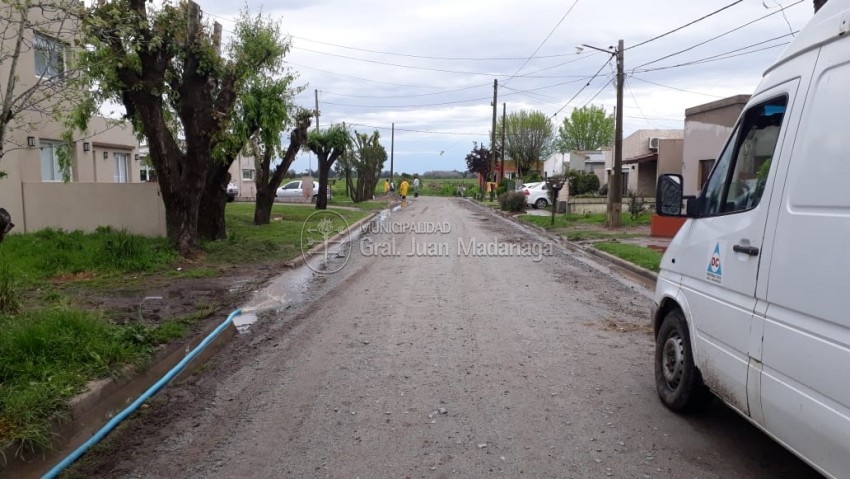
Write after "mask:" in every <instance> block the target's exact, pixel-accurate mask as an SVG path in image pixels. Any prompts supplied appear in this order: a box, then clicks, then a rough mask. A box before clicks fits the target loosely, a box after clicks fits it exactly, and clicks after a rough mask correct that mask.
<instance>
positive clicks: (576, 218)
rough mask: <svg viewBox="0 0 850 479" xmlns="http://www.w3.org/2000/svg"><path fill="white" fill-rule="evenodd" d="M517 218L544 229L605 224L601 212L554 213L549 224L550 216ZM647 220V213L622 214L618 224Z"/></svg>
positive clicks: (627, 224)
mask: <svg viewBox="0 0 850 479" xmlns="http://www.w3.org/2000/svg"><path fill="white" fill-rule="evenodd" d="M519 219H520V220H522V221H525V222H526V223H531V224H533V225H536V226H542V227H543V228H546V229H554V228H566V227H573V226H576V225H600V226H604V225H605V215H604V214H602V213H599V214H589V215H579V214H567V215H565V214H556V215H555V224H554V225H552V224H551V222H552V218H551V216H534V215H520V216H519ZM649 221H650V216H649V215H641V216H639V217H638V218H637V219H632V217H631V216H630V215H622V216H621V218H620V224H621V225H623V226H639V225H648V224H649Z"/></svg>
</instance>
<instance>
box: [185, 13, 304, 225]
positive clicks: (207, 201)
mask: <svg viewBox="0 0 850 479" xmlns="http://www.w3.org/2000/svg"><path fill="white" fill-rule="evenodd" d="M279 23H280V22H278V21H276V20H274V19H270V18H264V17H263V16H261V15H256V16H249V17H247V18H245V19H244V21H242V22H240V23H239V24H238V25H237V32H236V34H237V35H241V36H244V37H245V38H249V39H251V41H252V42H253V43H254V44H255V45H256V46H258V47H260V48H265V49H267V50H268V51H270V52H275V54H276V56H275V57H274V58H270V59H268V61H267V62H266V63H265V64H264V65H263V66H262V68H261V69H260V70H258V71H255V72H252V73H251V74H250V75H249V77H248V78H247V79H246V80H245V86H244V87H243V88H242V89H241V91H240V92H239V95H238V97H237V100H236V104H235V106H234V113H233V115H232V119H231V122H230V124H229V127H228V129H227V130H226V131H225V132H224V134H222V135H221V138H220V141H218V142H217V144H216V146H215V147H214V149H213V164H212V166H211V167H210V171H209V173H208V174H207V180H206V182H205V184H204V193H203V196H202V198H201V203H200V209H199V212H198V234H199V236H200V237H201V238H202V239H205V240H218V239H224V238H225V237H226V236H227V232H226V230H225V223H224V208H225V205H226V204H227V195H226V190H227V184H228V182H230V166H231V165H232V164H233V162H234V161H235V160H236V158H237V156H238V155H239V153H240V151H245V150H246V148H245V147H246V146H249V145H254V146H258V147H259V150H258V151H256V152H255V151H254V149H253V148H252V147H251V146H249V147H248V148H247V150H248V151H251V152H252V153H259V156H257V155H255V156H254V159H255V162H256V163H257V167H256V171H257V172H259V171H260V168H261V167H262V166H263V165H270V162H269V163H265V162H264V161H263V159H262V158H263V157H265V156H266V155H271V156H272V157H274V156H277V155H278V154H279V150H280V148H281V136H282V134H283V131H284V130H285V129H286V128H287V127H288V126H289V125H290V124H291V123H293V122H292V118H293V112H295V111H297V108H296V107H295V106H294V105H293V98H294V97H295V95H297V94H298V93H300V92H301V90H302V89H303V88H302V87H293V86H292V83H293V81H294V80H295V75H294V74H293V73H291V71H290V70H289V69H288V68H287V67H286V66H285V64H284V56H285V55H286V54H287V53H288V52H289V48H290V41H289V39H288V38H284V37H283V36H282V34H281V32H280V26H279ZM302 142H303V139H301V141H299V142H298V146H299V147H300V145H301V143H302ZM295 151H296V152H297V148H296V150H295ZM293 159H294V158H293ZM290 163H291V162H290ZM264 173H265V176H264V181H266V182H265V183H264V184H263V185H262V187H263V189H264V192H263V194H264V195H265V194H267V193H268V191H267V188H268V186H269V184H270V180H272V179H274V176H275V175H270V174H269V166H265V170H264ZM281 181H282V180H281ZM278 183H279V181H278ZM278 186H280V185H279V184H277V185H275V186H274V189H273V190H272V192H271V194H272V196H271V201H272V202H273V201H274V194H275V192H276V190H277V187H278ZM259 199H260V192H259V189H258V192H257V200H258V203H257V205H258V206H259V205H260V203H259ZM262 201H263V202H262V205H263V207H262V208H260V216H259V219H260V220H263V219H264V218H265V217H266V216H265V212H266V211H268V216H267V217H268V218H269V219H270V218H271V204H270V203H269V204H268V205H267V204H266V202H267V201H268V200H267V199H266V197H265V196H264V197H263V200H262ZM254 218H255V222H256V220H257V219H258V217H257V211H256V210H255V212H254ZM268 221H269V220H268V219H267V220H265V223H262V224H268Z"/></svg>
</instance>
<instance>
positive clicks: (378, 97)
mask: <svg viewBox="0 0 850 479" xmlns="http://www.w3.org/2000/svg"><path fill="white" fill-rule="evenodd" d="M489 85H490V84H489V83H485V84H482V85H473V86H468V87H463V88H457V89H454V90H442V91H435V92H431V93H418V94H408V95H348V94H345V93H334V92H330V91H327V90H322V93H324V94H326V95H334V96H342V97H346V98H376V99H381V98H415V97H423V96H434V95H445V94H448V93H457V92H459V91H466V90H472V89H475V88H482V87H486V86H489Z"/></svg>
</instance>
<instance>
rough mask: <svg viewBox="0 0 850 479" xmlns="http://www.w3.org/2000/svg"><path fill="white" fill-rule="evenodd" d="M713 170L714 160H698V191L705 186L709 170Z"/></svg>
mask: <svg viewBox="0 0 850 479" xmlns="http://www.w3.org/2000/svg"><path fill="white" fill-rule="evenodd" d="M712 168H714V160H699V189H700V190H702V187H703V186H704V185H705V182H706V181H708V174H709V173H711V169H712Z"/></svg>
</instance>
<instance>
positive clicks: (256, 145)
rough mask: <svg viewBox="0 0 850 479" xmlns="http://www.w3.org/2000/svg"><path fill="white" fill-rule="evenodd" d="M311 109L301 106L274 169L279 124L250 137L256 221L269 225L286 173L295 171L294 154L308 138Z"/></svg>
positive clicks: (277, 149) (278, 150)
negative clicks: (287, 144) (253, 166)
mask: <svg viewBox="0 0 850 479" xmlns="http://www.w3.org/2000/svg"><path fill="white" fill-rule="evenodd" d="M311 119H312V112H310V111H308V110H302V111H300V112H298V114H297V115H296V121H295V128H293V129H292V132H291V133H290V134H289V146H287V147H286V151H285V152H283V155H282V156H283V158H282V159H281V161H280V163H278V165H277V166H276V167H275V168H274V171H271V162H272V157H273V156H275V155H277V154H278V153H280V149H281V144H280V133H279V130H278V131H276V130H277V128H278V127H277V125H276V124H275V125H272V127H270V128H268V129H264V128H261V129H260V131H259V133H258V134H257V135H255V136H254V138H252V139H251V142H250V148H251V152H252V154H253V156H254V164H255V168H256V177H255V183H256V185H257V199H256V206H255V208H254V224H255V225H267V224H269V222H270V221H271V215H272V206H274V199H275V196H276V195H277V189H278V188H279V187H280V184H281V183H282V182H283V177H284V175H285V174H286V173H292V176H295V172H294V171H293V170H290V169H289V167H290V166H292V162H293V161H295V155H297V154H298V151H299V150H300V149H301V147H302V146H303V144H304V142H305V141H306V140H307V130H308V129H309V128H310V120H311Z"/></svg>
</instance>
